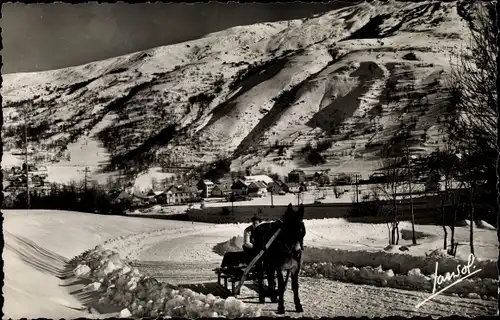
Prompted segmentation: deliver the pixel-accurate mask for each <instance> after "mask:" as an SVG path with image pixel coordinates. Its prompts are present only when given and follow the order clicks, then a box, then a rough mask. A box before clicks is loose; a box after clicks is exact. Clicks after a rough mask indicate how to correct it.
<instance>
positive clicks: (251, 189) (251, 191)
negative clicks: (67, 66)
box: [248, 181, 267, 197]
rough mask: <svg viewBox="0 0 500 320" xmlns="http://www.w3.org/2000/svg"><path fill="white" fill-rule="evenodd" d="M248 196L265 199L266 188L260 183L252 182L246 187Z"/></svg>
mask: <svg viewBox="0 0 500 320" xmlns="http://www.w3.org/2000/svg"><path fill="white" fill-rule="evenodd" d="M248 195H249V196H251V197H266V196H267V186H266V184H265V183H264V182H262V181H252V182H250V184H249V185H248Z"/></svg>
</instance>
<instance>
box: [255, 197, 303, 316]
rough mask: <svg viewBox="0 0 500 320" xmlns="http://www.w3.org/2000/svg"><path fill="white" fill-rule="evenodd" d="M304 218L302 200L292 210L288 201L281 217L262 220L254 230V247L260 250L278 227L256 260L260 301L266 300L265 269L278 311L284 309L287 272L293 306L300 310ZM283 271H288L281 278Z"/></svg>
mask: <svg viewBox="0 0 500 320" xmlns="http://www.w3.org/2000/svg"><path fill="white" fill-rule="evenodd" d="M303 218H304V205H302V204H301V205H300V207H299V209H298V211H295V210H294V209H293V206H292V204H289V205H288V208H287V210H286V212H285V214H284V215H283V217H282V218H281V219H280V220H278V221H275V222H271V223H263V224H261V225H259V226H258V227H257V228H255V230H254V231H253V235H254V239H255V248H256V249H258V251H260V250H262V249H265V246H266V244H267V242H268V241H269V239H271V237H272V236H273V235H274V234H275V232H276V231H277V230H278V229H281V231H280V233H279V234H278V236H277V237H276V239H275V240H274V241H273V243H272V244H271V245H270V247H269V248H268V249H267V250H265V253H264V255H263V256H262V258H261V259H260V261H259V263H258V264H257V271H258V283H259V302H260V303H264V302H265V295H264V292H263V291H264V290H263V285H262V282H263V274H264V270H265V272H266V274H267V280H268V286H269V291H270V295H271V301H272V302H278V314H283V313H285V304H284V298H283V295H284V293H285V290H286V282H287V281H288V276H289V275H291V279H292V290H293V299H294V303H295V310H296V311H297V312H303V309H302V305H301V303H300V299H299V271H300V264H301V260H302V250H303V249H304V245H303V244H304V236H305V235H306V228H305V226H304V222H303ZM282 271H286V273H287V275H286V280H285V279H283V273H282ZM275 274H277V277H278V292H276V288H275V282H274V277H275Z"/></svg>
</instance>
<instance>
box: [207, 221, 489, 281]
mask: <svg viewBox="0 0 500 320" xmlns="http://www.w3.org/2000/svg"><path fill="white" fill-rule="evenodd" d="M339 220H340V219H339ZM317 224H318V225H319V223H318V222H317ZM239 238H241V237H239V236H238V237H233V238H231V239H229V240H228V241H225V242H222V243H219V244H217V245H216V246H214V252H215V253H217V254H219V255H221V256H223V255H224V254H225V253H226V252H229V251H242V250H243V248H242V245H243V241H242V240H243V239H239ZM400 248H401V247H399V246H392V247H391V248H386V250H387V251H382V250H378V251H366V250H356V251H354V250H346V249H337V248H316V247H310V246H305V248H304V253H303V261H304V262H311V263H321V262H329V263H333V264H336V265H344V266H347V267H357V268H362V267H368V266H369V267H374V268H375V267H377V266H382V268H383V269H384V270H389V269H392V270H394V272H395V273H397V274H407V273H408V272H409V271H410V270H412V269H420V270H421V271H422V273H423V274H425V275H427V276H430V275H432V274H434V272H435V267H436V262H438V263H439V271H438V273H439V274H440V275H444V274H446V273H447V272H453V271H456V270H457V266H458V265H462V266H463V265H465V264H467V262H466V261H463V260H461V259H457V258H456V257H452V256H449V255H448V254H447V253H446V252H445V251H444V250H433V251H431V252H429V253H426V254H425V256H424V255H412V254H409V253H406V252H404V251H402V250H401V249H400ZM409 250H410V251H411V247H410V249H409ZM443 251H444V252H443ZM474 266H475V267H476V268H477V269H481V271H480V272H478V273H477V274H476V276H477V278H489V279H497V278H498V271H497V265H496V261H493V260H480V259H478V258H477V257H476V258H475V261H474Z"/></svg>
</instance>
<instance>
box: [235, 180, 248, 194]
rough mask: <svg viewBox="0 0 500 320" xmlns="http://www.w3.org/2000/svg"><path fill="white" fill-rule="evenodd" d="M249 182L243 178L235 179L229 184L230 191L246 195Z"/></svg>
mask: <svg viewBox="0 0 500 320" xmlns="http://www.w3.org/2000/svg"><path fill="white" fill-rule="evenodd" d="M249 184H250V182H246V181H245V180H243V179H239V180H236V182H234V183H233V185H232V186H231V191H232V192H233V194H234V195H241V196H243V195H247V194H248V185H249Z"/></svg>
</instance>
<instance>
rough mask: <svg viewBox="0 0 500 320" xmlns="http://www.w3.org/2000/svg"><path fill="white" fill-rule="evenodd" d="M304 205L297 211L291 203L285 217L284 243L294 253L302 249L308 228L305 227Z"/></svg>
mask: <svg viewBox="0 0 500 320" xmlns="http://www.w3.org/2000/svg"><path fill="white" fill-rule="evenodd" d="M303 220H304V205H303V204H301V205H300V206H299V209H298V210H297V211H295V210H294V209H293V206H292V204H291V203H290V204H289V205H288V207H287V210H286V212H285V214H284V215H283V218H282V221H283V230H282V231H283V236H282V237H283V242H284V243H285V244H286V245H287V246H288V247H291V248H292V249H293V250H294V251H298V250H301V249H302V244H303V241H304V237H305V235H306V227H305V225H304V221H303Z"/></svg>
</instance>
